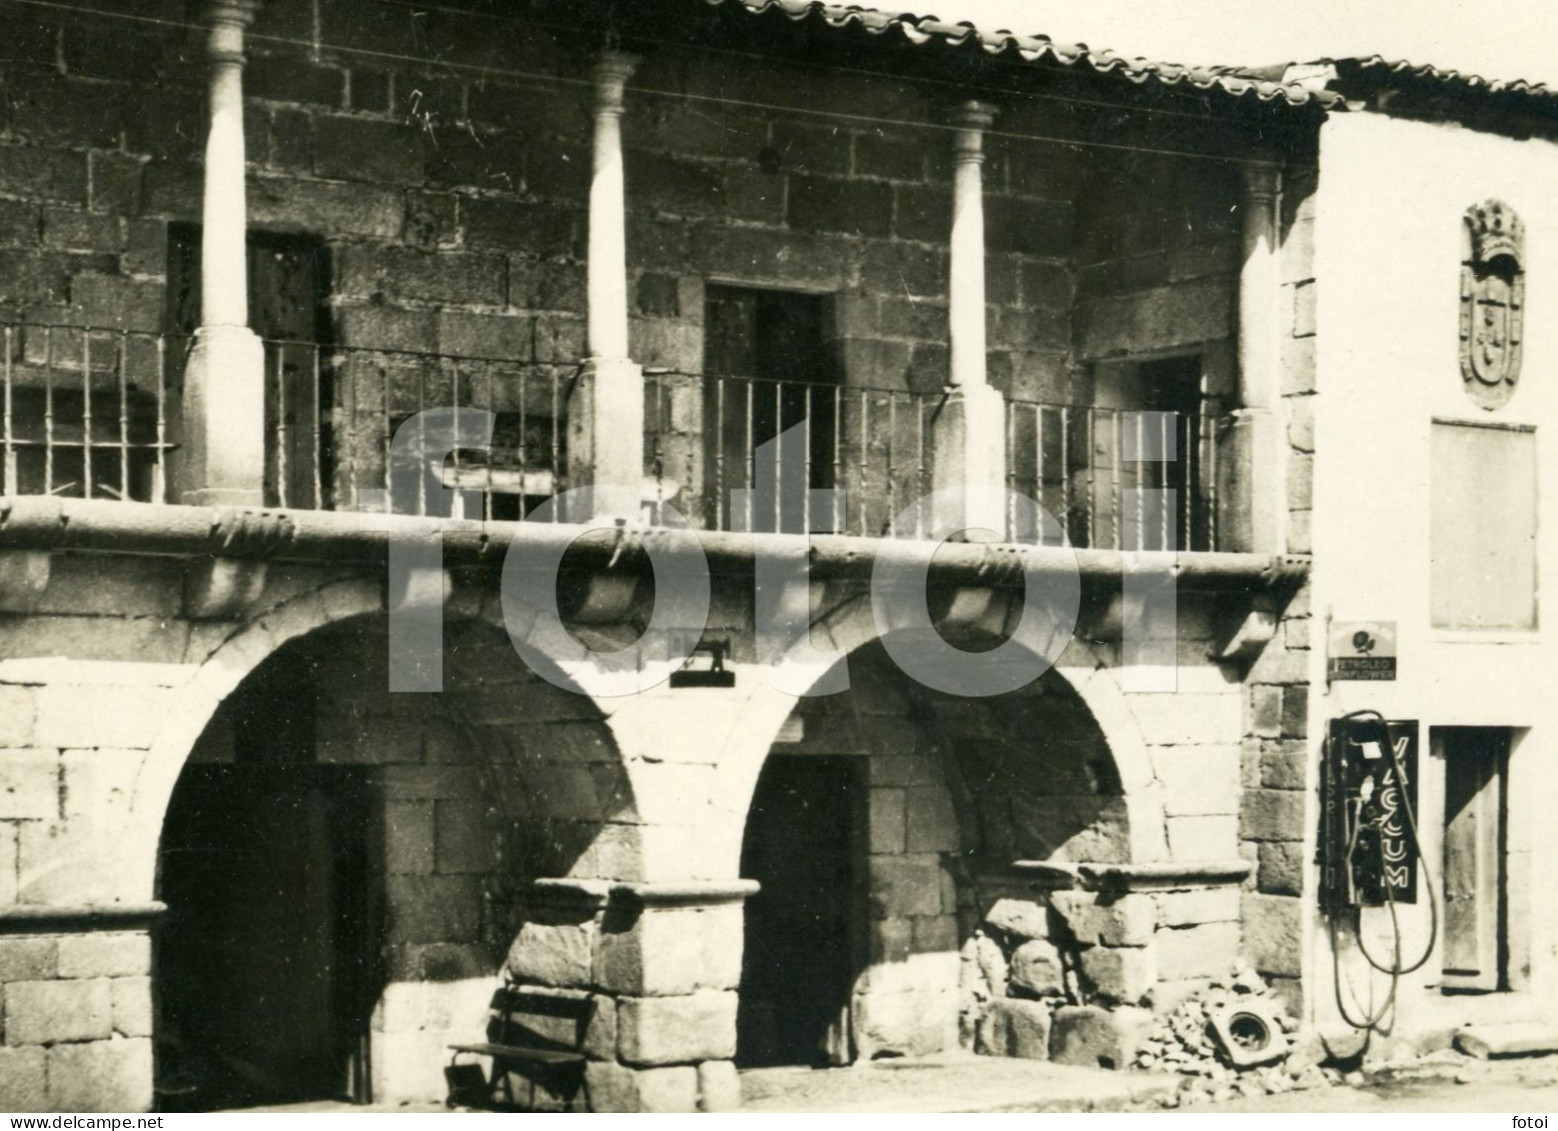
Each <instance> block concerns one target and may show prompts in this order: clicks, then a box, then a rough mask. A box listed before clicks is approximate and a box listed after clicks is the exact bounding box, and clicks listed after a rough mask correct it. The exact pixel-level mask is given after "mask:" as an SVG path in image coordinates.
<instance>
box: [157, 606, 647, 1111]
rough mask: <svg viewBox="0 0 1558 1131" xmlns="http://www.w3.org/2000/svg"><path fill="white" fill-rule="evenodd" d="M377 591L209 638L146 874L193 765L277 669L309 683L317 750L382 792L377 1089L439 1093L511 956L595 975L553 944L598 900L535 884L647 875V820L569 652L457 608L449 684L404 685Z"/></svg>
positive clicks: (166, 739) (479, 1032) (521, 970)
mask: <svg viewBox="0 0 1558 1131" xmlns="http://www.w3.org/2000/svg"><path fill="white" fill-rule="evenodd" d="M379 592H380V590H379V587H378V586H377V585H374V584H373V583H372V582H368V581H364V582H356V581H351V582H344V583H338V584H337V585H335V586H331V587H329V588H327V589H324V590H320V591H317V592H315V593H311V594H308V595H306V596H303V597H299V598H296V599H294V600H293V601H290V602H287V603H285V604H283V605H281V606H278V607H276V608H274V609H271V610H268V611H267V612H265V613H263V614H261V615H259V616H257V617H255V618H254V619H253V620H252V621H250V622H249V623H247V624H245V625H243V626H241V627H239V628H237V629H236V630H235V631H233V632H232V633H231V634H230V635H228V636H227V637H226V638H225V639H224V640H223V641H222V642H221V643H220V644H219V645H218V646H217V647H215V648H213V649H212V651H211V653H210V654H209V655H208V656H207V657H206V658H205V660H204V662H203V663H202V666H201V667H200V668H199V669H198V670H197V671H196V672H195V673H194V674H193V676H192V678H191V679H190V680H189V681H188V683H187V687H188V690H189V692H190V698H189V700H188V704H187V706H186V707H185V709H183V710H181V711H180V712H179V713H178V715H177V716H176V717H172V718H170V719H169V720H168V721H167V723H166V724H165V725H164V727H163V729H162V732H161V733H160V734H159V735H158V737H157V741H156V745H155V747H154V749H153V758H152V759H150V760H149V765H148V767H147V769H146V770H145V771H143V774H142V779H141V781H140V782H139V783H138V788H137V790H136V793H135V798H134V802H133V810H134V812H135V813H136V815H137V821H136V826H137V829H138V835H139V838H140V840H141V847H140V849H139V851H140V852H141V853H143V858H142V860H141V861H139V862H138V866H139V867H140V869H141V872H142V874H141V876H140V878H139V879H138V881H137V882H138V883H139V884H140V889H141V891H142V892H143V893H144V895H143V898H146V899H150V898H151V897H152V896H153V895H154V894H155V892H156V884H157V864H158V844H159V842H160V840H161V838H162V836H163V833H164V818H165V815H166V814H167V812H168V807H169V802H170V800H172V799H173V798H174V796H175V788H176V787H177V784H178V782H179V781H180V775H181V774H183V773H185V772H186V769H187V768H188V767H190V766H193V765H196V764H198V763H200V762H202V761H206V760H212V759H220V758H222V757H227V756H229V755H227V754H224V753H223V750H224V747H223V743H224V742H226V741H227V739H226V738H225V737H223V735H224V728H226V730H227V731H231V729H232V727H233V726H234V725H235V720H234V713H235V712H239V713H241V712H242V711H244V710H249V711H250V715H249V716H248V717H250V718H257V717H260V716H258V715H256V714H255V712H257V711H260V710H261V709H262V707H263V703H264V701H265V696H266V695H272V694H275V691H274V688H275V687H277V686H280V687H283V688H288V687H291V688H296V687H298V686H303V687H306V688H307V689H308V691H309V693H310V694H312V695H313V696H314V700H313V701H314V702H315V703H316V710H315V711H314V716H315V718H314V723H313V724H311V725H312V726H313V731H312V733H313V737H312V738H311V739H310V742H311V744H312V750H313V753H314V757H315V758H317V760H318V762H319V763H320V764H322V765H330V766H336V767H345V766H348V765H349V766H354V767H356V768H358V769H361V770H364V771H365V772H366V777H365V779H364V782H365V784H364V786H363V788H364V790H365V792H366V793H367V794H368V795H369V796H370V801H371V805H372V806H374V807H375V808H374V810H373V813H374V815H373V816H372V817H371V818H370V821H371V822H372V830H373V831H372V832H371V838H372V839H371V841H370V847H371V851H370V853H369V856H370V858H371V859H372V860H373V861H374V863H373V865H372V866H373V867H375V868H378V869H379V872H378V873H377V874H375V875H374V876H372V877H370V878H371V884H372V886H373V890H374V891H375V892H376V894H375V895H374V896H372V899H373V900H376V901H377V902H376V903H375V906H377V907H379V908H380V909H381V911H380V913H379V914H377V916H376V918H375V926H374V928H373V929H374V931H375V932H377V934H376V935H375V939H376V941H375V942H374V944H373V948H372V954H373V959H372V961H373V962H374V963H375V964H377V966H378V967H379V969H380V973H379V974H376V975H375V979H376V989H375V991H374V992H376V993H377V995H378V999H377V1003H376V1005H375V1006H374V1010H373V1014H372V1016H373V1026H374V1028H373V1031H372V1033H371V1044H372V1048H373V1053H372V1057H371V1063H372V1066H373V1077H374V1095H375V1097H376V1098H378V1099H389V1100H418V1101H426V1100H436V1099H441V1098H443V1095H444V1087H445V1084H444V1080H443V1075H442V1069H441V1065H442V1063H443V1059H444V1056H445V1050H444V1046H445V1045H446V1044H447V1043H449V1042H450V1041H467V1042H468V1041H471V1040H481V1039H482V1036H483V1025H484V1023H485V1018H486V1012H487V1006H488V1004H489V1000H490V998H491V995H492V993H493V989H494V987H495V986H496V985H497V983H498V976H499V973H500V971H502V970H505V969H506V970H507V973H508V974H509V975H510V976H512V977H517V978H520V979H523V980H535V977H536V975H537V974H538V973H539V974H540V975H541V977H542V980H545V981H547V982H548V984H551V985H576V986H579V987H581V988H587V987H588V986H589V985H590V962H589V961H588V960H586V961H585V963H584V964H583V968H582V969H581V970H578V971H564V970H561V969H558V968H556V967H555V963H554V959H555V950H554V949H553V948H550V947H548V946H546V945H544V944H545V941H546V936H548V935H549V934H556V933H557V932H558V931H564V932H583V933H585V934H588V933H590V932H591V931H598V924H592V919H594V918H596V917H597V914H596V912H595V911H594V910H591V909H588V908H586V909H584V910H583V911H582V913H581V912H579V911H578V910H576V909H565V910H564V911H563V912H562V913H561V915H560V916H559V915H558V914H554V913H553V912H551V911H549V910H547V909H545V908H540V907H538V905H537V904H538V901H537V898H536V895H535V892H536V888H535V887H534V885H533V883H532V882H533V881H536V880H555V879H557V878H559V877H566V878H569V879H571V880H574V881H579V882H582V883H585V884H590V883H595V884H607V885H609V884H610V883H613V882H623V881H633V880H636V879H638V878H639V877H640V875H641V872H642V863H641V850H640V841H641V837H640V829H639V823H638V822H639V818H638V815H637V810H636V805H635V802H634V792H633V788H632V785H631V783H630V781H629V779H628V775H627V771H626V767H625V766H624V764H623V760H622V758H621V757H620V754H619V751H618V749H617V745H616V743H615V741H614V739H613V736H612V734H611V732H610V730H609V728H608V727H607V725H606V723H605V720H604V715H603V712H602V711H601V709H600V707H599V706H598V705H597V704H596V702H595V701H594V700H593V699H592V698H591V697H590V696H588V695H586V694H584V693H583V692H582V691H580V690H578V689H577V688H574V687H570V686H569V685H568V681H567V679H566V678H565V677H564V676H563V675H562V674H561V673H559V672H557V671H556V670H550V669H548V670H546V675H545V678H543V676H542V675H541V674H539V673H540V672H541V671H542V670H543V668H544V665H545V660H544V658H542V657H539V656H535V655H531V654H529V653H528V652H526V653H524V654H521V653H520V652H517V651H516V649H515V647H514V645H513V644H512V643H511V641H510V639H509V637H508V635H507V633H506V632H504V631H503V630H502V628H501V627H500V626H497V625H494V624H493V623H492V621H491V619H490V618H489V617H486V616H483V615H481V610H480V609H479V608H470V607H469V606H468V605H466V604H461V603H459V602H452V603H451V606H450V607H449V608H448V609H446V618H445V652H444V688H445V690H444V692H443V693H441V694H422V695H416V694H405V695H391V694H390V693H389V692H388V690H387V688H388V682H387V667H386V666H385V665H386V663H387V639H386V637H387V626H388V618H387V615H386V613H385V611H384V607H383V602H382V599H381V598H380V595H379ZM289 672H290V673H291V674H287V673H289ZM277 673H282V674H281V675H278V674H277ZM246 703H248V704H249V706H247V707H246V706H245V704H246ZM255 704H260V705H259V706H256V705H255ZM213 736H215V737H213ZM205 768H207V769H209V767H205ZM541 902H545V901H544V900H542V901H541ZM538 934H539V935H540V936H541V937H542V943H543V945H541V946H539V947H538V946H537V945H536V943H537V936H538ZM445 935H447V936H448V937H447V938H446V937H444V936H445ZM538 955H539V957H538ZM549 963H551V964H552V965H551V966H548V964H549ZM538 966H539V967H545V968H544V969H538Z"/></svg>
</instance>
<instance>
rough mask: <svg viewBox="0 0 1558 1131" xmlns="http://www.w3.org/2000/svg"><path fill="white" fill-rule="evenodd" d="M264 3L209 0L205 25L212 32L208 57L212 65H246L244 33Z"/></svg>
mask: <svg viewBox="0 0 1558 1131" xmlns="http://www.w3.org/2000/svg"><path fill="white" fill-rule="evenodd" d="M260 4H261V0H210V2H209V3H207V5H206V9H205V23H206V25H207V26H208V27H209V28H210V29H211V35H210V38H209V40H208V41H207V45H206V56H207V57H208V58H209V59H210V60H211V62H213V63H233V64H236V65H238V66H240V67H241V66H243V61H244V55H243V33H244V29H246V28H247V27H248V26H249V25H250V24H252V23H253V22H254V17H255V16H256V15H257V14H258V13H259V10H260Z"/></svg>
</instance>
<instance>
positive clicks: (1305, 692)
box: [1239, 174, 1324, 1012]
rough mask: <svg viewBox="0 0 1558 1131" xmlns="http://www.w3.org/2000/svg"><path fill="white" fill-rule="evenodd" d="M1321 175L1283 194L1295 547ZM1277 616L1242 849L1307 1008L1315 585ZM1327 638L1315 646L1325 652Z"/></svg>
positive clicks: (1251, 951)
mask: <svg viewBox="0 0 1558 1131" xmlns="http://www.w3.org/2000/svg"><path fill="white" fill-rule="evenodd" d="M1314 192H1315V177H1314V175H1313V174H1310V175H1307V176H1306V175H1295V176H1293V177H1291V178H1290V179H1289V180H1288V182H1287V183H1286V185H1285V186H1284V193H1283V198H1282V218H1281V219H1282V223H1281V230H1282V232H1283V246H1282V255H1281V269H1282V297H1283V305H1282V309H1283V311H1284V313H1285V317H1284V319H1283V322H1282V328H1283V331H1284V333H1283V340H1282V345H1281V361H1282V401H1281V406H1280V411H1281V413H1282V420H1283V423H1284V425H1285V431H1286V436H1287V449H1286V451H1285V453H1284V455H1285V458H1286V484H1287V516H1286V528H1287V548H1288V551H1289V552H1290V553H1295V554H1307V553H1309V552H1310V549H1311V547H1310V540H1309V530H1310V513H1311V503H1312V488H1313V482H1314V460H1315V441H1314V411H1315V391H1316V373H1315V317H1314V300H1315V279H1314V222H1315V216H1314ZM1275 612H1276V614H1277V627H1276V634H1275V636H1274V637H1273V638H1272V640H1271V642H1270V643H1268V644H1267V645H1266V646H1265V648H1264V649H1263V650H1262V652H1261V654H1260V657H1259V659H1258V660H1257V661H1256V662H1255V665H1254V667H1253V668H1252V669H1251V670H1250V672H1249V674H1248V676H1247V679H1246V682H1247V684H1248V687H1249V716H1248V721H1249V729H1248V732H1247V734H1246V737H1245V739H1244V746H1243V753H1242V761H1243V772H1242V781H1243V786H1244V794H1243V801H1242V805H1241V810H1240V822H1239V839H1240V852H1241V853H1243V855H1244V856H1245V857H1246V858H1247V859H1249V860H1250V861H1252V862H1253V863H1254V864H1255V870H1254V872H1253V873H1252V874H1251V876H1250V879H1249V881H1248V882H1247V884H1246V888H1247V890H1246V893H1245V898H1244V950H1245V954H1246V956H1247V957H1248V958H1249V960H1250V962H1251V963H1252V965H1254V966H1255V968H1256V969H1257V970H1258V971H1259V972H1260V973H1261V974H1263V975H1265V976H1266V978H1267V980H1268V981H1269V983H1270V984H1271V987H1272V989H1273V991H1275V992H1276V993H1278V994H1280V995H1282V996H1283V997H1284V998H1285V1000H1286V1001H1287V1003H1288V1005H1289V1007H1290V1008H1291V1009H1293V1010H1294V1011H1295V1012H1297V1011H1298V1010H1299V1009H1300V1007H1301V999H1302V992H1301V988H1300V978H1301V976H1302V975H1303V973H1304V970H1303V945H1302V938H1303V929H1302V922H1303V903H1302V898H1301V897H1302V896H1303V894H1304V892H1305V890H1306V881H1307V878H1308V876H1309V874H1310V872H1311V870H1312V869H1311V863H1312V862H1311V860H1310V859H1309V858H1308V857H1307V856H1306V855H1305V850H1304V838H1305V832H1306V830H1307V829H1308V828H1309V827H1310V825H1311V823H1312V821H1313V820H1314V819H1315V814H1316V813H1318V808H1317V804H1316V803H1315V801H1314V798H1313V790H1314V788H1315V781H1316V779H1315V778H1314V777H1313V776H1311V775H1312V771H1311V761H1312V759H1311V756H1310V752H1311V750H1313V749H1315V748H1316V747H1317V745H1318V743H1319V741H1320V740H1321V739H1322V737H1323V736H1320V735H1311V734H1310V733H1309V715H1310V710H1309V696H1310V680H1311V679H1312V678H1314V677H1315V676H1316V675H1317V674H1318V673H1317V672H1316V671H1315V670H1314V666H1313V665H1314V663H1315V659H1314V652H1313V650H1312V643H1313V642H1312V640H1311V632H1312V629H1311V626H1312V624H1313V619H1312V617H1311V615H1310V599H1309V587H1308V585H1307V584H1306V585H1305V586H1303V587H1302V588H1301V589H1299V591H1298V592H1297V593H1295V594H1294V595H1293V596H1292V598H1291V599H1290V600H1289V601H1287V602H1286V603H1285V604H1284V605H1283V606H1282V607H1281V608H1279V609H1276V610H1275ZM1323 646H1324V641H1320V642H1319V644H1318V645H1315V647H1321V648H1323Z"/></svg>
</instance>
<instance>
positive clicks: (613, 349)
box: [568, 51, 644, 521]
mask: <svg viewBox="0 0 1558 1131" xmlns="http://www.w3.org/2000/svg"><path fill="white" fill-rule="evenodd" d="M637 63H638V60H637V59H636V58H635V57H633V56H631V55H625V54H622V53H620V52H616V51H610V52H607V53H605V54H604V55H602V56H601V57H600V59H599V60H598V61H597V62H596V64H595V67H594V68H593V70H592V71H591V77H592V79H593V80H594V84H595V147H594V165H593V169H594V172H593V178H592V180H591V182H590V217H589V225H590V231H589V263H588V277H589V291H588V295H589V297H588V302H589V310H588V323H587V333H588V348H589V356H588V358H586V360H585V363H584V369H583V372H582V373H581V374H580V378H579V381H578V382H577V383H576V384H575V386H574V391H573V394H572V396H571V397H570V398H569V408H568V441H569V447H568V486H569V487H571V488H589V489H590V495H589V503H588V506H587V507H584V508H581V509H583V510H585V511H587V512H588V513H582V514H581V513H575V512H574V511H573V510H570V514H569V516H568V517H569V519H570V520H571V521H580V520H588V519H592V518H617V517H622V518H628V519H637V518H638V512H639V502H640V495H641V493H642V482H643V477H644V388H643V371H642V370H641V369H640V368H639V367H638V366H637V365H635V364H633V362H632V360H631V359H630V358H629V356H628V284H627V211H626V201H625V193H624V183H623V176H622V107H623V91H624V88H625V86H626V84H627V81H628V79H629V78H630V77H631V76H632V74H633V70H634V68H635V67H636V66H637Z"/></svg>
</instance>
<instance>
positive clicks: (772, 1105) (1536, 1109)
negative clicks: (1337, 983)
mask: <svg viewBox="0 0 1558 1131" xmlns="http://www.w3.org/2000/svg"><path fill="white" fill-rule="evenodd" d="M1363 1080H1364V1082H1363V1083H1361V1084H1338V1085H1335V1086H1333V1087H1329V1088H1315V1089H1310V1090H1307V1091H1301V1092H1288V1093H1286V1094H1284V1095H1276V1096H1258V1097H1249V1098H1241V1099H1235V1100H1229V1101H1226V1102H1223V1103H1208V1104H1199V1105H1195V1106H1188V1107H1182V1108H1180V1109H1179V1110H1181V1111H1190V1112H1196V1111H1206V1112H1217V1113H1222V1112H1323V1113H1332V1112H1335V1113H1340V1112H1356V1113H1361V1114H1367V1113H1370V1112H1440V1111H1442V1112H1496V1113H1500V1114H1503V1113H1514V1114H1520V1115H1551V1114H1553V1113H1558V1056H1550V1057H1543V1058H1535V1059H1526V1060H1505V1061H1493V1062H1485V1061H1477V1060H1472V1059H1470V1058H1466V1057H1458V1056H1453V1055H1451V1054H1444V1053H1441V1054H1438V1055H1437V1056H1434V1057H1430V1058H1428V1059H1427V1060H1425V1061H1419V1062H1414V1063H1410V1064H1402V1065H1396V1066H1392V1067H1389V1068H1382V1069H1380V1070H1377V1071H1375V1072H1374V1073H1372V1075H1371V1076H1369V1077H1365V1078H1363ZM742 1084H743V1091H744V1092H745V1096H746V1103H745V1108H746V1110H748V1111H756V1112H775V1113H778V1112H788V1113H794V1112H802V1113H805V1112H980V1111H1007V1112H1022V1111H1027V1112H1044V1111H1162V1110H1163V1109H1164V1102H1165V1100H1166V1099H1167V1098H1168V1097H1169V1096H1171V1095H1173V1094H1174V1093H1175V1091H1176V1089H1177V1087H1178V1085H1177V1082H1176V1081H1175V1080H1174V1078H1173V1077H1170V1076H1166V1075H1159V1074H1153V1073H1138V1072H1130V1073H1120V1072H1105V1071H1101V1070H1094V1069H1084V1068H1066V1067H1063V1066H1060V1065H1052V1064H1047V1063H1041V1062H1036V1061H1021V1060H1005V1059H997V1058H985V1057H957V1056H949V1057H937V1058H927V1059H924V1060H900V1061H878V1062H875V1063H867V1064H863V1065H858V1066H856V1067H855V1068H850V1069H832V1070H827V1071H809V1070H806V1069H798V1068H797V1069H790V1068H785V1069H764V1070H761V1071H757V1072H748V1073H744V1074H743V1080H742ZM1168 1102H1170V1103H1172V1102H1173V1101H1172V1100H1169V1101H1168ZM255 1110H260V1111H279V1112H300V1111H301V1112H341V1113H347V1112H363V1111H370V1112H371V1111H402V1112H405V1111H425V1112H432V1111H445V1110H447V1109H445V1108H443V1107H441V1106H435V1105H421V1106H416V1107H367V1108H364V1107H354V1106H352V1105H350V1104H339V1103H315V1104H296V1105H289V1106H285V1107H277V1108H260V1109H255Z"/></svg>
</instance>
